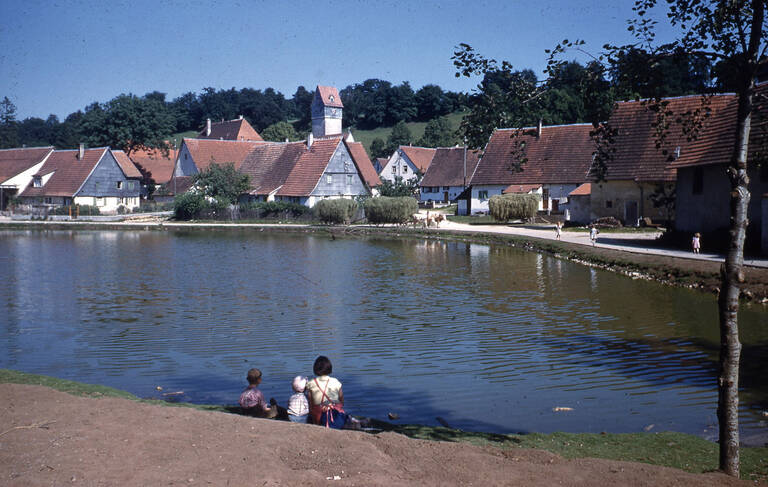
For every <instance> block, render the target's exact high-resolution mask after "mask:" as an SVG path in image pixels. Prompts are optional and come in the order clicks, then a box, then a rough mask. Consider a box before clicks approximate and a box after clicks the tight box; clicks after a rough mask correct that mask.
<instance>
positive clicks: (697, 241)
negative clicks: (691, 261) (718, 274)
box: [691, 232, 701, 254]
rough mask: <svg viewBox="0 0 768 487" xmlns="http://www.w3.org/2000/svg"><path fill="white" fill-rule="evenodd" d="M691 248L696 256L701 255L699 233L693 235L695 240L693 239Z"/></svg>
mask: <svg viewBox="0 0 768 487" xmlns="http://www.w3.org/2000/svg"><path fill="white" fill-rule="evenodd" d="M691 247H692V248H693V253H694V254H698V253H699V250H700V249H701V234H700V233H699V232H696V233H694V234H693V238H692V239H691Z"/></svg>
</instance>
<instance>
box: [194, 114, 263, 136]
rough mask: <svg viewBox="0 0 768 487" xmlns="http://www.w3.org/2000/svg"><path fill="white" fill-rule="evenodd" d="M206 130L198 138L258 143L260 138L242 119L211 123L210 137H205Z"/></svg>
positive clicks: (246, 121)
mask: <svg viewBox="0 0 768 487" xmlns="http://www.w3.org/2000/svg"><path fill="white" fill-rule="evenodd" d="M206 132H207V129H203V130H202V131H201V132H200V134H199V135H198V138H200V139H215V140H241V141H242V140H245V141H249V142H260V141H263V140H264V139H262V138H261V135H259V133H258V132H256V130H254V128H253V126H251V124H250V123H248V120H246V119H244V118H236V119H234V120H227V121H223V122H213V123H211V135H206Z"/></svg>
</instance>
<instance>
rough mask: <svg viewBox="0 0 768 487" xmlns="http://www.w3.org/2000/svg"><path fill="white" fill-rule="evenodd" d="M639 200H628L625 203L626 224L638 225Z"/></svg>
mask: <svg viewBox="0 0 768 487" xmlns="http://www.w3.org/2000/svg"><path fill="white" fill-rule="evenodd" d="M637 216H638V215H637V201H627V202H626V203H624V224H625V225H632V226H634V225H637Z"/></svg>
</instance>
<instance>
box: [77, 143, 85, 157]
mask: <svg viewBox="0 0 768 487" xmlns="http://www.w3.org/2000/svg"><path fill="white" fill-rule="evenodd" d="M83 157H85V144H83V143H82V142H81V143H80V148H79V149H78V150H77V160H78V161H82V160H83Z"/></svg>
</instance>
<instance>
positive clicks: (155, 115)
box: [79, 94, 176, 156]
mask: <svg viewBox="0 0 768 487" xmlns="http://www.w3.org/2000/svg"><path fill="white" fill-rule="evenodd" d="M175 127H176V124H175V121H174V119H173V116H172V114H171V112H170V111H169V110H168V108H167V107H166V105H165V103H164V102H161V101H158V100H157V99H156V98H139V97H137V96H136V95H131V94H128V95H119V96H117V97H115V98H113V99H112V100H110V101H108V102H107V103H105V104H103V105H101V104H98V103H94V104H92V105H91V106H89V107H88V108H86V111H85V114H84V115H83V118H82V119H81V120H80V128H79V131H80V133H81V134H83V135H84V136H85V137H84V138H83V140H84V141H85V143H86V144H88V145H89V146H91V147H105V146H109V147H112V148H113V149H120V150H123V151H125V153H126V154H128V155H129V156H130V154H131V152H133V151H134V150H136V149H149V148H160V149H164V150H167V143H166V139H168V138H169V137H170V136H171V134H172V133H173V130H174V129H175Z"/></svg>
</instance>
